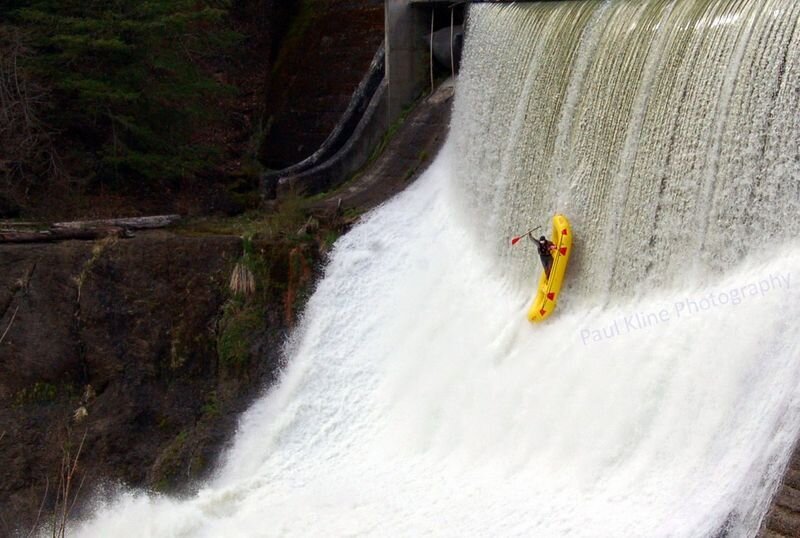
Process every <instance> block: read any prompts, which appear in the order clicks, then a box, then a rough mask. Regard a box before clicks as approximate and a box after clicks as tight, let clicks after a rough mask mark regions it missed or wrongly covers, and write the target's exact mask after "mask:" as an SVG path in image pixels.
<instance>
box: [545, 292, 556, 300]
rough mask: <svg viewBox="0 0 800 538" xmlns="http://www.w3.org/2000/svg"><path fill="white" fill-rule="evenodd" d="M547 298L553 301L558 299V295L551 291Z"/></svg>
mask: <svg viewBox="0 0 800 538" xmlns="http://www.w3.org/2000/svg"><path fill="white" fill-rule="evenodd" d="M547 298H548V299H550V300H551V301H552V300H553V299H555V298H556V294H555V293H553V292H552V291H551V292H550V293H548V294H547Z"/></svg>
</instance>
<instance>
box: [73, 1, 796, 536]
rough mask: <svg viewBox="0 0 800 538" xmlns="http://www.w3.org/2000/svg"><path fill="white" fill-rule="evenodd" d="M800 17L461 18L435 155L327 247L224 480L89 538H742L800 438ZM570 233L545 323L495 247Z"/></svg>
mask: <svg viewBox="0 0 800 538" xmlns="http://www.w3.org/2000/svg"><path fill="white" fill-rule="evenodd" d="M799 20H800V3H798V2H796V1H795V0H677V1H669V0H641V1H636V0H627V1H626V0H620V1H611V2H598V1H592V0H587V1H583V2H546V3H541V4H524V5H510V6H499V5H486V4H484V5H475V6H472V7H471V8H470V14H469V21H468V34H467V35H468V37H467V42H466V48H465V58H464V62H463V64H462V65H463V71H462V73H461V75H460V79H459V81H458V88H457V98H456V103H455V110H454V119H453V123H452V127H451V133H450V137H449V141H448V143H447V145H446V147H445V149H444V150H443V152H442V154H441V155H439V157H438V158H437V160H436V162H435V163H434V164H433V166H432V167H431V168H430V169H429V170H428V171H427V172H426V173H425V175H424V176H423V177H422V178H421V179H420V180H419V181H418V182H417V183H416V184H415V185H414V186H413V187H412V188H410V189H409V190H407V191H406V192H404V193H403V194H401V195H400V196H398V197H397V198H395V199H394V200H392V201H391V202H389V203H387V204H385V205H384V206H382V207H381V208H379V209H378V210H376V211H374V212H373V213H371V214H370V215H369V216H368V217H367V218H366V219H364V221H363V222H362V223H361V224H360V225H358V226H357V227H355V228H354V229H353V230H352V231H351V232H350V233H349V234H347V235H346V236H345V237H343V238H342V239H340V240H339V242H338V243H337V244H336V247H335V249H334V254H333V257H332V260H331V262H330V265H329V267H328V268H327V270H326V275H325V278H324V279H323V280H322V281H321V283H320V285H319V287H318V289H317V291H316V292H315V294H314V296H313V297H312V298H311V300H310V302H309V305H308V308H307V311H306V315H305V317H304V319H303V322H302V324H301V328H300V330H298V331H297V333H296V334H295V335H294V337H293V339H292V341H291V342H290V344H289V346H288V348H287V366H286V368H285V371H284V373H283V376H282V378H281V381H280V382H279V384H278V385H277V386H276V387H274V388H273V389H272V390H271V391H270V393H269V394H268V395H266V396H265V397H264V398H262V399H261V400H260V401H259V402H257V403H256V404H255V405H254V406H253V407H252V409H250V410H249V411H248V412H247V413H246V414H245V416H244V417H243V419H242V421H241V424H240V428H239V431H238V433H237V436H236V438H235V439H234V442H233V446H232V448H231V449H230V450H229V451H228V452H227V454H226V456H225V458H224V461H223V463H222V465H221V466H220V468H219V470H218V472H217V474H216V476H215V477H214V478H213V479H212V480H210V481H209V482H208V483H207V484H206V485H205V486H204V487H203V488H202V489H201V491H200V492H199V493H198V494H197V495H194V496H192V497H191V498H188V499H172V498H166V497H154V496H149V495H147V494H144V493H136V492H126V493H121V494H120V495H119V496H118V497H116V498H114V499H111V500H106V501H104V502H103V503H100V505H99V506H98V508H97V511H96V512H95V514H94V516H93V518H92V519H91V520H89V521H86V522H83V523H80V524H76V525H77V534H78V535H79V536H98V537H99V536H175V537H189V536H200V537H206V536H208V537H212V536H226V537H237V536H242V537H244V536H304V537H305V536H361V535H370V536H419V535H435V536H547V537H549V536H552V537H561V536H592V537H597V536H711V535H715V534H717V533H719V532H721V531H723V530H724V531H725V532H727V533H728V535H730V536H747V535H753V534H754V533H755V531H756V529H757V528H758V525H759V522H760V520H761V518H762V517H763V514H764V511H765V510H766V507H767V504H768V502H769V498H770V496H771V494H772V493H773V491H774V488H775V486H776V483H777V482H776V481H777V480H778V478H779V477H780V473H781V472H782V470H783V468H784V466H785V464H786V461H787V458H788V455H789V452H790V449H791V447H792V444H793V442H794V440H795V438H796V437H797V434H798V426H800V339H799V338H798V331H797V328H796V320H797V319H798V318H800V244H798V232H800V224H799V221H798V209H800V125H799V124H798V122H800V26H799V25H798V24H797V23H798V21H799ZM556 211H558V212H563V213H565V214H567V215H568V216H569V217H570V218H571V220H572V222H573V228H574V232H575V247H576V249H575V254H574V257H573V259H572V266H571V267H570V268H569V274H568V279H567V288H566V290H565V291H564V295H563V297H564V299H563V301H562V303H561V304H560V305H559V308H558V310H557V311H556V314H555V315H554V316H553V317H552V318H551V319H550V320H548V322H546V323H544V324H541V325H536V326H532V325H530V324H529V323H528V322H527V321H526V319H525V315H524V314H525V310H526V307H527V301H528V300H529V297H530V296H529V294H530V292H531V289H532V287H533V283H534V282H535V280H536V278H538V275H537V274H536V273H537V270H538V269H537V267H536V264H537V263H538V261H537V260H536V259H535V254H534V252H533V249H532V248H531V247H530V246H529V245H525V244H519V245H517V246H516V247H513V248H512V247H511V246H510V245H509V244H508V237H509V236H510V235H513V234H515V233H519V232H520V231H525V230H526V229H527V228H530V227H532V226H533V225H536V224H543V225H545V226H548V225H549V220H548V219H549V217H550V216H551V215H552V214H553V213H554V212H556Z"/></svg>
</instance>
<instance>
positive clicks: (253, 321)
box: [0, 231, 320, 535]
mask: <svg viewBox="0 0 800 538" xmlns="http://www.w3.org/2000/svg"><path fill="white" fill-rule="evenodd" d="M247 249H248V250H249V251H250V252H249V254H246V255H243V251H244V245H243V242H242V240H241V239H240V238H238V237H234V236H197V237H194V236H186V235H175V234H171V233H167V232H162V231H154V232H139V234H138V235H137V237H135V238H133V239H117V238H107V239H104V240H101V241H96V242H89V241H66V242H62V243H55V244H36V245H0V535H6V534H8V533H11V532H12V531H13V530H14V529H22V530H24V531H26V532H27V530H28V529H30V528H31V527H32V526H33V525H34V519H35V516H36V513H37V511H38V507H39V505H40V504H41V503H42V501H43V500H44V506H45V512H44V514H46V515H48V514H51V513H52V506H53V504H54V503H55V502H56V501H55V498H54V492H55V489H56V484H57V483H58V480H59V478H60V474H61V471H60V465H61V461H62V458H63V457H64V455H65V454H66V453H67V452H68V451H71V454H72V455H73V456H74V455H75V454H76V450H77V446H78V445H79V444H80V442H81V439H83V436H84V434H85V439H84V442H83V448H82V452H81V456H80V465H79V467H78V473H77V474H78V476H77V477H76V478H75V479H74V484H78V483H79V482H78V481H79V480H80V481H82V480H84V479H85V483H84V484H83V486H82V493H81V494H80V497H81V499H83V498H84V497H85V496H86V495H88V494H89V493H90V492H91V491H93V490H94V489H95V488H96V487H97V486H98V485H99V484H101V483H102V482H111V483H124V484H127V485H130V486H140V487H147V488H150V489H155V490H157V491H176V488H179V489H180V488H185V487H187V485H188V484H191V483H192V482H195V481H197V480H198V479H200V478H202V477H203V476H204V473H206V472H207V471H208V469H209V468H210V466H211V465H212V464H213V463H214V460H215V458H216V456H217V454H218V453H219V450H220V449H221V447H222V446H223V444H224V441H225V440H226V439H229V438H230V437H231V435H232V432H233V429H234V427H235V423H236V420H237V418H238V413H239V412H240V411H242V410H244V408H245V407H246V405H247V404H248V403H249V402H250V401H251V400H252V398H253V397H254V396H255V395H256V394H258V393H259V392H260V391H261V390H262V389H263V387H264V386H266V385H267V384H268V383H269V382H270V381H271V380H272V379H273V378H274V376H275V375H276V372H277V368H278V364H279V359H280V350H281V345H282V343H283V339H284V337H285V333H286V330H287V327H288V326H289V325H290V324H291V322H292V319H293V317H294V316H295V315H296V311H297V307H298V305H299V304H301V303H300V301H302V299H303V297H304V296H305V295H306V290H307V288H308V287H309V286H310V284H311V281H312V280H313V276H314V270H315V269H316V267H317V266H318V265H319V263H318V262H319V256H320V249H319V248H318V244H317V243H316V242H315V240H314V238H312V237H310V236H309V237H308V238H306V239H302V240H299V239H293V240H291V241H287V240H271V241H266V240H261V241H258V240H254V241H252V242H250V243H248V246H247ZM248 256H249V259H250V260H251V261H252V262H253V265H254V266H257V267H260V268H261V269H260V270H261V272H262V274H259V275H258V276H259V277H260V278H261V282H267V281H269V282H270V284H269V287H264V288H263V289H262V288H261V287H259V291H258V292H257V293H258V294H259V295H258V298H257V299H245V298H241V297H238V296H234V295H233V294H232V293H231V292H230V290H229V279H230V275H231V270H232V268H233V267H234V265H235V264H236V263H237V262H240V261H241V260H243V259H244V258H245V257H248ZM295 267H300V268H305V269H304V270H303V271H301V274H294V273H295V272H296V271H295V272H293V271H292V268H295ZM259 286H261V284H259ZM75 488H77V485H75V486H74V489H75ZM73 493H77V491H73ZM40 523H41V521H40Z"/></svg>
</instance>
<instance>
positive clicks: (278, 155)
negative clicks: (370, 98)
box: [260, 0, 384, 170]
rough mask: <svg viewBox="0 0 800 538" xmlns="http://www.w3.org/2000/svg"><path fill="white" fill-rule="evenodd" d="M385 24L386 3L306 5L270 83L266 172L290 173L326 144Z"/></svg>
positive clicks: (321, 0) (320, 1)
mask: <svg viewBox="0 0 800 538" xmlns="http://www.w3.org/2000/svg"><path fill="white" fill-rule="evenodd" d="M383 20H384V14H383V1H382V0H368V1H363V2H349V1H348V2H341V1H337V0H315V1H311V0H305V1H304V2H303V3H302V5H301V8H300V10H299V11H298V13H297V15H296V16H295V18H294V20H293V23H292V28H291V29H290V31H289V34H288V35H287V36H286V39H285V40H284V41H283V44H282V48H281V52H280V53H279V54H278V56H277V59H276V63H275V67H274V69H273V73H272V76H271V79H270V84H269V91H268V94H267V98H266V101H267V104H266V117H267V118H268V120H267V129H266V133H265V138H264V141H263V144H262V146H261V154H260V157H261V160H262V161H263V162H264V163H265V164H266V166H267V167H269V168H271V169H275V170H278V169H282V168H286V167H287V166H290V165H292V164H294V163H297V162H299V161H301V160H302V159H304V158H306V157H308V156H309V155H311V154H312V153H314V152H315V151H316V150H317V148H318V147H319V146H320V145H321V144H322V143H323V141H325V139H326V138H327V137H328V135H329V134H330V132H331V130H332V129H333V127H334V126H335V125H336V122H337V121H338V120H339V118H340V117H341V115H342V113H343V112H344V111H345V109H346V108H347V105H348V103H349V102H350V98H351V96H352V94H353V91H354V90H355V89H356V87H357V86H358V84H359V82H360V81H361V79H362V77H363V76H364V73H366V72H367V69H368V67H369V65H370V62H371V61H372V59H373V55H374V54H375V51H376V50H377V49H378V47H379V46H380V44H381V41H383Z"/></svg>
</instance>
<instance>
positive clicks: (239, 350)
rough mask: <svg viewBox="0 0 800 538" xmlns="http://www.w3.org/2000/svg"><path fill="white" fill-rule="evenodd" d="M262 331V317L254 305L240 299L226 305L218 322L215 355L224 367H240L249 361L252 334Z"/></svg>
mask: <svg viewBox="0 0 800 538" xmlns="http://www.w3.org/2000/svg"><path fill="white" fill-rule="evenodd" d="M263 330H264V315H263V314H262V311H261V309H260V308H259V307H258V305H256V304H249V303H247V302H246V301H244V300H241V299H236V298H234V299H231V300H230V301H228V303H226V305H225V307H224V311H223V314H222V320H221V321H220V332H219V337H218V339H217V354H218V356H219V360H220V362H221V363H222V364H223V365H224V366H240V365H244V364H246V363H247V362H249V360H250V346H251V340H252V335H253V334H258V333H259V332H260V331H263Z"/></svg>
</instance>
